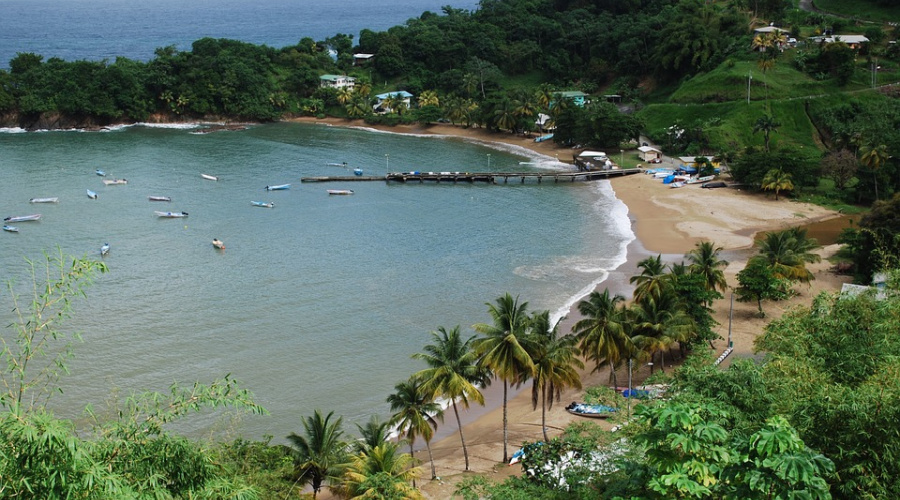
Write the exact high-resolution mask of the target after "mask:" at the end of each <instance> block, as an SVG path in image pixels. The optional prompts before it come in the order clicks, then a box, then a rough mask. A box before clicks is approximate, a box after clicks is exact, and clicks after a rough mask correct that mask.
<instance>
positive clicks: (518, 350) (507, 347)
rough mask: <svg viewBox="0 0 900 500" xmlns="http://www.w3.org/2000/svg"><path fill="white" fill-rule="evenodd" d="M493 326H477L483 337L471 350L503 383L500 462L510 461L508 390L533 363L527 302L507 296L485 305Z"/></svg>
mask: <svg viewBox="0 0 900 500" xmlns="http://www.w3.org/2000/svg"><path fill="white" fill-rule="evenodd" d="M487 306H488V314H490V316H491V318H492V319H493V320H494V322H493V324H490V325H489V324H486V323H478V324H476V325H474V327H473V328H474V329H475V331H477V332H478V333H481V334H482V335H484V337H483V338H478V339H475V342H474V343H473V345H472V347H473V349H474V350H475V353H476V354H477V355H478V357H479V360H480V363H481V365H482V366H485V367H487V368H489V369H490V370H491V371H492V372H493V373H494V375H496V376H497V377H498V378H500V380H502V381H503V462H504V463H505V462H509V449H508V446H509V418H508V415H507V394H508V392H509V387H510V386H512V385H513V384H519V383H521V382H522V380H523V379H524V378H526V377H529V376H531V375H532V374H533V373H534V361H532V359H531V356H529V354H528V349H527V348H526V344H527V343H528V342H529V339H528V334H529V331H528V329H529V326H530V325H529V318H528V313H527V307H528V303H527V302H522V303H521V304H520V303H519V299H518V298H515V299H513V298H512V296H511V295H510V294H508V293H507V294H506V295H504V296H502V297H499V298H498V299H497V300H496V303H494V304H491V303H487Z"/></svg>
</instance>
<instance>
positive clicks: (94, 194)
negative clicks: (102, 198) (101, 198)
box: [87, 189, 97, 200]
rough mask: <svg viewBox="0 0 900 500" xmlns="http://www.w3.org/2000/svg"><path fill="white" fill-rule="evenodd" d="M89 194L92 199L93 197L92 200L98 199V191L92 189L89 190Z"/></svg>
mask: <svg viewBox="0 0 900 500" xmlns="http://www.w3.org/2000/svg"><path fill="white" fill-rule="evenodd" d="M87 195H88V198H90V199H92V200H96V199H97V193H95V192H93V191H91V190H90V189H88V190H87Z"/></svg>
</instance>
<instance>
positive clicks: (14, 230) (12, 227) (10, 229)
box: [3, 224, 19, 233]
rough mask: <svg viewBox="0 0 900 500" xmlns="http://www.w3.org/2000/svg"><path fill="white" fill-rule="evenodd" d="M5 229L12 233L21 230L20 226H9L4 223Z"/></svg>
mask: <svg viewBox="0 0 900 500" xmlns="http://www.w3.org/2000/svg"><path fill="white" fill-rule="evenodd" d="M3 230H4V231H7V232H10V233H18V232H19V228H17V227H15V226H8V225H6V224H4V225H3Z"/></svg>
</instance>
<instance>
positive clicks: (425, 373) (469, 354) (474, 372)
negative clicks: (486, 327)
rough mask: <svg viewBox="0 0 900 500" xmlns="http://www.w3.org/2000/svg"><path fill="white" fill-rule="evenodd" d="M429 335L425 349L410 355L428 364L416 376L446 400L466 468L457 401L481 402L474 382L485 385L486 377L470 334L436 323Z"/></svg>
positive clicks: (465, 405)
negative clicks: (451, 410) (461, 333)
mask: <svg viewBox="0 0 900 500" xmlns="http://www.w3.org/2000/svg"><path fill="white" fill-rule="evenodd" d="M431 336H432V337H433V338H434V341H435V342H434V344H429V345H426V346H425V352H422V353H416V354H413V355H412V357H413V358H416V359H421V360H423V361H425V363H426V364H427V365H428V368H426V369H424V370H421V371H419V372H417V373H416V376H418V377H421V378H422V380H423V381H424V385H425V387H426V388H427V389H428V390H430V391H432V392H433V393H434V394H436V395H439V396H443V397H445V398H447V399H449V400H450V404H451V405H452V406H453V413H454V414H455V415H456V424H457V426H458V427H459V439H460V441H462V448H463V456H464V457H465V461H466V470H469V451H468V449H466V439H465V437H464V436H463V428H462V421H461V420H460V418H459V403H460V402H461V403H462V404H463V406H464V407H465V408H468V407H469V401H474V402H476V403H478V404H481V405H483V404H484V395H482V394H481V391H480V390H478V386H477V385H476V384H481V385H486V384H487V382H488V377H487V375H486V372H485V371H484V370H482V369H481V368H479V366H478V358H477V357H476V355H475V352H474V351H473V350H472V343H473V341H474V340H475V336H474V335H473V336H472V337H469V339H468V340H465V341H463V340H462V337H461V336H460V334H459V325H457V326H456V327H455V328H453V329H452V330H450V331H449V332H448V331H447V330H445V329H444V327H439V328H438V329H437V331H435V332H431Z"/></svg>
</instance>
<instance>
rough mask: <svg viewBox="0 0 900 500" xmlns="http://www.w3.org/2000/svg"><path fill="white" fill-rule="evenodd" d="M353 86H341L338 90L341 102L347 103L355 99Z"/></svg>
mask: <svg viewBox="0 0 900 500" xmlns="http://www.w3.org/2000/svg"><path fill="white" fill-rule="evenodd" d="M353 94H354V92H353V88H351V87H341V88H339V89H338V90H337V100H338V102H339V103H341V104H347V103H348V102H350V100H351V99H353Z"/></svg>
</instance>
